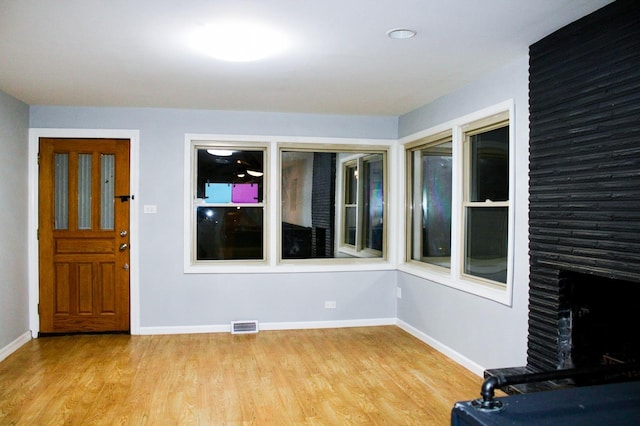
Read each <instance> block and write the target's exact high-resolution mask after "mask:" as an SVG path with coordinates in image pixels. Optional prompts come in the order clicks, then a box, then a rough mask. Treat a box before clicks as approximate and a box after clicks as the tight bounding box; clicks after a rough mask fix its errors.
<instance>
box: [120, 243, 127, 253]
mask: <svg viewBox="0 0 640 426" xmlns="http://www.w3.org/2000/svg"><path fill="white" fill-rule="evenodd" d="M127 247H129V246H128V245H127V243H122V244H120V251H125V250H126V249H127Z"/></svg>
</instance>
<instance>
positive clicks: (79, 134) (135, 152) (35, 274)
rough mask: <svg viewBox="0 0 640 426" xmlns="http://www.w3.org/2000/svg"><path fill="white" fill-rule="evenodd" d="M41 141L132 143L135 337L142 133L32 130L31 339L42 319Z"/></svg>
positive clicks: (134, 326)
mask: <svg viewBox="0 0 640 426" xmlns="http://www.w3.org/2000/svg"><path fill="white" fill-rule="evenodd" d="M40 138H88V139H99V138H107V139H129V140H130V141H131V143H130V145H129V154H130V157H129V162H130V166H129V168H130V175H129V180H130V182H129V188H130V192H131V194H133V195H134V196H135V198H134V199H132V200H131V201H130V203H131V206H130V207H131V208H130V210H129V227H130V228H129V237H130V243H131V245H130V247H131V248H130V250H131V253H130V255H131V258H130V259H129V264H130V266H131V268H130V269H129V273H130V282H129V296H130V299H129V300H130V313H129V315H130V327H131V334H140V273H139V269H138V265H139V263H138V259H139V250H138V247H139V238H138V230H139V229H138V189H139V175H138V172H139V169H140V167H139V165H140V157H139V152H140V131H139V130H118V129H29V153H28V163H29V164H28V175H29V176H28V185H29V187H28V192H29V207H28V231H27V238H28V243H27V247H28V268H29V328H30V329H31V336H32V337H34V338H35V337H38V332H39V331H40V317H39V315H38V302H39V298H40V295H39V280H40V277H39V259H38V177H39V176H38V150H39V145H40Z"/></svg>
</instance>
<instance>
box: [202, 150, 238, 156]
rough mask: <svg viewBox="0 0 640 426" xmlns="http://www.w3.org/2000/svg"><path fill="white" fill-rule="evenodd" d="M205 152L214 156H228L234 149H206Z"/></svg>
mask: <svg viewBox="0 0 640 426" xmlns="http://www.w3.org/2000/svg"><path fill="white" fill-rule="evenodd" d="M207 152H208V153H209V154H211V155H215V156H216V157H230V156H232V155H233V153H234V151H231V150H229V149H208V150H207Z"/></svg>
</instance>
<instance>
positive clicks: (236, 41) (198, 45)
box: [190, 21, 290, 62]
mask: <svg viewBox="0 0 640 426" xmlns="http://www.w3.org/2000/svg"><path fill="white" fill-rule="evenodd" d="M190 44H191V46H192V47H193V48H194V49H196V50H197V51H199V52H201V53H203V54H205V55H207V56H212V57H214V58H216V59H220V60H222V61H229V62H251V61H257V60H260V59H264V58H267V57H269V56H273V55H276V54H277V53H280V52H282V51H283V50H285V49H286V48H288V47H289V45H290V42H289V40H288V39H287V37H286V36H285V35H284V34H283V33H282V32H280V31H278V30H276V29H274V28H272V27H269V26H267V25H264V24H259V23H256V22H248V21H224V22H217V23H211V24H208V25H203V26H201V27H199V28H198V29H197V30H195V31H194V32H193V33H192V34H191V40H190Z"/></svg>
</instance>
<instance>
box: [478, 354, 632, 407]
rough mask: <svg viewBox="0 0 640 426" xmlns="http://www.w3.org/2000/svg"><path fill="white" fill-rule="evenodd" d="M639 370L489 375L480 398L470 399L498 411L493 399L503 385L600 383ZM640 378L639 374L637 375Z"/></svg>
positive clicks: (621, 366)
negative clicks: (561, 381)
mask: <svg viewBox="0 0 640 426" xmlns="http://www.w3.org/2000/svg"><path fill="white" fill-rule="evenodd" d="M638 372H640V364H614V365H599V366H596V367H589V368H570V369H565V370H555V371H545V372H540V373H528V374H516V375H511V376H500V375H498V376H491V377H488V378H487V379H485V381H484V382H483V383H482V388H481V390H480V395H481V396H482V398H479V399H476V400H475V401H472V405H473V407H475V408H477V409H479V410H485V411H500V410H501V409H502V408H503V404H502V402H501V401H499V400H496V399H494V397H495V390H496V389H498V388H501V387H504V386H510V385H517V384H523V383H534V382H543V381H547V380H562V379H574V380H579V379H581V378H589V379H590V380H592V381H593V380H596V381H599V382H601V383H606V382H610V381H612V380H615V379H617V378H618V379H619V378H620V377H624V378H625V380H629V379H630V377H632V373H638ZM637 378H638V379H640V375H638V377H637Z"/></svg>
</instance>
